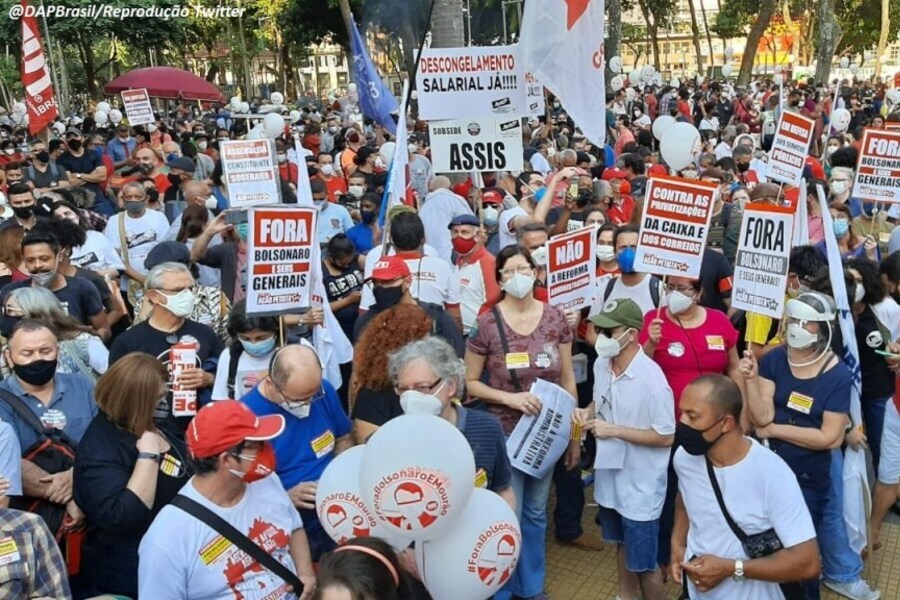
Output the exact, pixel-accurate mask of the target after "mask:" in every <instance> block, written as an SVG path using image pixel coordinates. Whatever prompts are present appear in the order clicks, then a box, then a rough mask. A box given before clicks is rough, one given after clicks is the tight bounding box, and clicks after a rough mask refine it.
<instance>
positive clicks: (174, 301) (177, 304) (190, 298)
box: [157, 289, 194, 319]
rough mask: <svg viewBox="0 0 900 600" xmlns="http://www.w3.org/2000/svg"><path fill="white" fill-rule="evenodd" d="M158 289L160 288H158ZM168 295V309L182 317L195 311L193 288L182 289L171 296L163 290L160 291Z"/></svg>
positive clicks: (166, 304)
mask: <svg viewBox="0 0 900 600" xmlns="http://www.w3.org/2000/svg"><path fill="white" fill-rule="evenodd" d="M157 291H158V290H157ZM159 293H160V294H161V295H163V296H165V297H166V303H165V304H164V305H163V306H165V308H166V310H168V311H169V312H170V313H172V314H173V315H175V316H176V317H178V318H180V319H186V318H188V317H189V316H191V313H192V312H194V292H193V291H191V290H189V289H188V290H181V291H180V292H178V293H177V294H172V295H171V296H169V295H168V294H165V293H163V292H159Z"/></svg>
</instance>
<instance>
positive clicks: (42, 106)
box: [21, 0, 59, 135]
mask: <svg viewBox="0 0 900 600" xmlns="http://www.w3.org/2000/svg"><path fill="white" fill-rule="evenodd" d="M21 14H22V17H21V22H22V87H24V88H25V106H26V107H27V109H28V133H29V135H36V134H37V133H38V132H39V131H41V130H42V129H44V128H45V127H47V125H49V124H50V123H52V122H53V120H54V119H56V117H58V116H59V107H58V105H57V103H56V97H55V96H54V94H53V84H52V83H51V81H50V71H49V69H48V68H47V61H46V59H45V58H44V48H43V46H42V45H41V32H40V31H39V30H38V24H37V20H36V19H35V18H34V14H31V11H29V9H28V2H27V1H26V0H22V11H21Z"/></svg>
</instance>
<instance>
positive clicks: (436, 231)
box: [419, 175, 475, 264]
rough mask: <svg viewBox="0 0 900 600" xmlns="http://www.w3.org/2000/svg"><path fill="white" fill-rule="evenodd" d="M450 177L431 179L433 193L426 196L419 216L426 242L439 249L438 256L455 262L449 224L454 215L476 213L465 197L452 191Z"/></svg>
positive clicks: (443, 176)
mask: <svg viewBox="0 0 900 600" xmlns="http://www.w3.org/2000/svg"><path fill="white" fill-rule="evenodd" d="M450 185H451V181H450V177H448V176H446V175H438V176H437V177H435V178H434V179H432V180H431V186H430V187H431V193H429V194H428V195H427V196H426V197H425V202H424V203H423V204H422V208H420V209H419V217H421V218H422V224H423V225H424V226H425V243H426V244H428V245H429V246H432V247H433V248H434V249H435V250H437V255H438V258H442V259H444V260H445V261H447V262H448V263H451V264H452V263H453V261H452V258H451V257H452V255H453V243H452V242H451V241H450V230H449V229H448V228H447V226H448V225H449V224H450V221H452V220H453V219H454V217H458V216H459V215H474V214H475V213H473V212H472V207H470V206H469V204H468V202H466V199H465V198H462V197H461V196H457V195H456V194H454V193H453V192H452V191H450Z"/></svg>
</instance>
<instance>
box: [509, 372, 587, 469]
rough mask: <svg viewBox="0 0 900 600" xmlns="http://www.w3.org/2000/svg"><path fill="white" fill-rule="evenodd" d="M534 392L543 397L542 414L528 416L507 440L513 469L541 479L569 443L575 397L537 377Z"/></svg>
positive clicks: (519, 423)
mask: <svg viewBox="0 0 900 600" xmlns="http://www.w3.org/2000/svg"><path fill="white" fill-rule="evenodd" d="M531 393H532V394H534V395H535V396H537V397H538V398H540V399H541V412H540V414H538V415H524V416H523V417H522V418H521V419H520V420H519V422H518V423H517V424H516V427H515V429H513V431H512V433H511V434H510V435H509V439H507V440H506V453H507V454H508V455H509V462H510V464H511V465H512V466H513V468H515V469H518V470H520V471H522V472H523V473H525V474H526V475H531V476H532V477H535V478H537V479H541V478H542V477H544V475H546V474H547V473H549V472H550V471H552V470H553V467H555V466H556V461H558V460H559V457H561V456H562V455H563V453H564V452H565V451H566V448H567V447H568V445H569V437H570V436H571V434H572V413H573V412H575V399H574V398H572V396H570V395H569V393H568V392H566V390H564V389H562V388H561V387H559V386H558V385H556V384H553V383H550V382H548V381H544V380H543V379H536V380H535V382H534V383H533V384H531Z"/></svg>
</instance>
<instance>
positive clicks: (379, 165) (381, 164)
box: [375, 156, 384, 169]
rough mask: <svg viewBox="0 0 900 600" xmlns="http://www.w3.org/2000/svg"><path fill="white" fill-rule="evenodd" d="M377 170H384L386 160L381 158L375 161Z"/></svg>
mask: <svg viewBox="0 0 900 600" xmlns="http://www.w3.org/2000/svg"><path fill="white" fill-rule="evenodd" d="M375 168H376V169H384V159H383V158H381V157H380V156H379V157H378V158H376V159H375Z"/></svg>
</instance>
